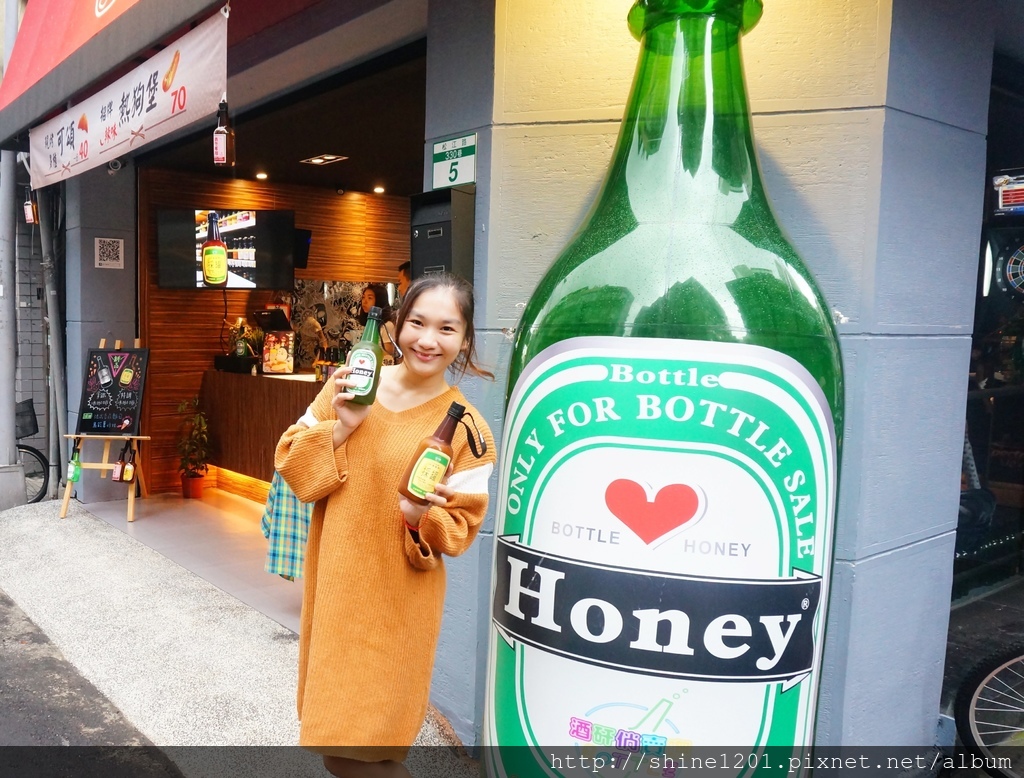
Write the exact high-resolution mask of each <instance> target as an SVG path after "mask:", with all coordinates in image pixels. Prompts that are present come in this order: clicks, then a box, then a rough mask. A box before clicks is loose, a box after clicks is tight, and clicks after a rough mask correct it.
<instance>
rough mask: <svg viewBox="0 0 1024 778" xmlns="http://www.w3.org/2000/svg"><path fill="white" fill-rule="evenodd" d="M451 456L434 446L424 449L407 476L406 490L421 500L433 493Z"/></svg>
mask: <svg viewBox="0 0 1024 778" xmlns="http://www.w3.org/2000/svg"><path fill="white" fill-rule="evenodd" d="M451 461H452V458H451V457H450V456H448V455H447V454H445V453H444V452H443V451H438V450H437V449H436V448H428V449H424V450H423V452H422V453H421V454H420V456H419V459H417V460H416V464H415V465H413V468H412V474H411V475H410V476H409V483H408V485H407V488H408V490H409V491H410V492H411V493H412V494H415V495H416V496H417V497H419V498H420V499H421V500H422V499H423V498H424V497H426V496H427V495H428V494H433V493H434V487H435V486H436V485H437V482H438V481H440V480H441V479H442V478H444V474H445V472H446V471H447V470H448V464H449V463H450V462H451Z"/></svg>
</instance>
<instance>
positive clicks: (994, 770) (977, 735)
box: [953, 643, 1024, 778]
mask: <svg viewBox="0 0 1024 778" xmlns="http://www.w3.org/2000/svg"><path fill="white" fill-rule="evenodd" d="M953 715H954V719H955V720H956V729H957V732H958V733H959V735H960V741H961V742H962V743H963V745H964V748H965V749H966V751H967V752H968V753H969V754H970V755H971V757H972V766H977V767H980V768H981V769H982V770H984V771H985V772H986V773H988V774H989V775H992V776H996V778H1024V643H1020V644H1017V645H1015V646H1012V647H1010V648H1003V649H1001V650H1000V651H997V652H996V653H994V654H992V655H990V656H988V657H986V658H985V659H984V660H982V661H981V662H979V663H978V665H977V666H976V667H975V668H974V669H973V670H972V671H971V672H970V673H968V674H967V678H966V680H965V681H964V682H963V684H961V686H960V690H959V691H958V692H957V696H956V701H955V702H954V705H953Z"/></svg>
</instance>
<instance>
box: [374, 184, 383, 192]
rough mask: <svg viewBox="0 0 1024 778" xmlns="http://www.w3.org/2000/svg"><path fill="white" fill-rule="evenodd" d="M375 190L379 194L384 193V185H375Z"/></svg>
mask: <svg viewBox="0 0 1024 778" xmlns="http://www.w3.org/2000/svg"><path fill="white" fill-rule="evenodd" d="M373 191H374V192H376V193H377V194H384V187H382V186H375V187H374V188H373Z"/></svg>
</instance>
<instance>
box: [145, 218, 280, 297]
mask: <svg viewBox="0 0 1024 778" xmlns="http://www.w3.org/2000/svg"><path fill="white" fill-rule="evenodd" d="M209 212H210V211H209V209H187V210H186V209H184V208H182V209H173V208H166V209H164V208H162V209H159V210H158V211H157V215H156V242H157V284H158V285H159V286H160V287H161V288H163V289H205V288H208V287H206V285H205V284H204V283H203V269H202V261H201V249H202V245H203V241H205V240H206V226H207V214H208V213H209ZM217 215H218V216H219V217H220V219H219V226H220V239H221V240H222V241H224V243H225V244H226V246H227V254H228V284H227V286H228V288H229V289H289V290H290V289H292V287H293V286H294V284H295V212H294V211H255V210H230V209H228V210H218V211H217ZM215 288H223V287H215Z"/></svg>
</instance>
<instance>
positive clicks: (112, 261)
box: [96, 238, 124, 270]
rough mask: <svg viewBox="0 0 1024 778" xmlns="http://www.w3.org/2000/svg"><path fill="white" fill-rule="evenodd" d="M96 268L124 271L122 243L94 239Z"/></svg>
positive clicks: (114, 240) (118, 239)
mask: <svg viewBox="0 0 1024 778" xmlns="http://www.w3.org/2000/svg"><path fill="white" fill-rule="evenodd" d="M96 267H105V268H118V269H122V270H123V269H124V241H123V240H121V239H120V238H96Z"/></svg>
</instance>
